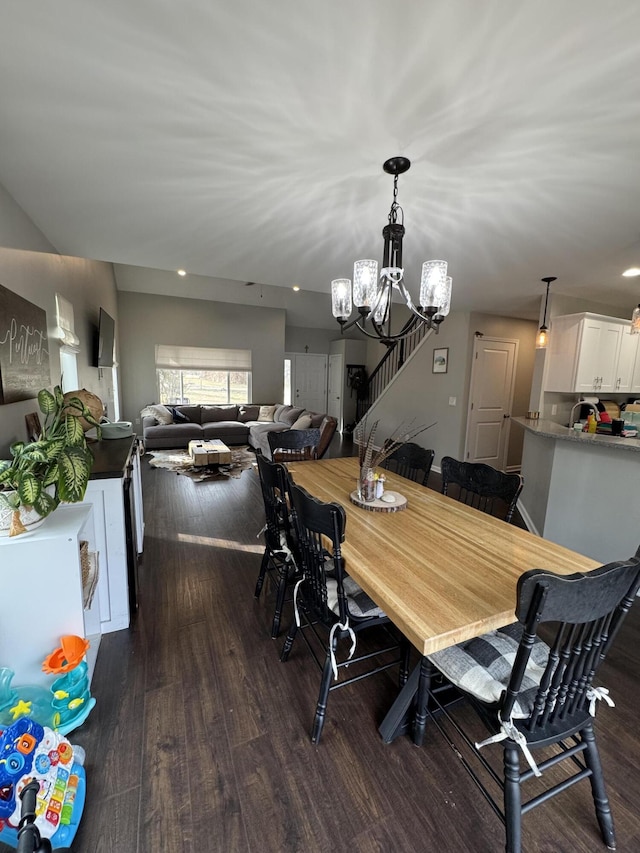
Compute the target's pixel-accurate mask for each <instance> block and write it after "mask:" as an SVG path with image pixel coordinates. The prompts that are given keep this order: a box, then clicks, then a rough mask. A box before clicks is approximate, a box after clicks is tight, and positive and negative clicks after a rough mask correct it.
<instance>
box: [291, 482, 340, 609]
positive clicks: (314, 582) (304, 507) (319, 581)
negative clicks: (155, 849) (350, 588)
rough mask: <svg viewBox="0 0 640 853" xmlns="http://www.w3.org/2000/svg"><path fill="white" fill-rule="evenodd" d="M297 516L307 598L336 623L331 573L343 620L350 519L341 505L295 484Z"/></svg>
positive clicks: (294, 499) (293, 499) (293, 502)
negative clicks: (329, 583)
mask: <svg viewBox="0 0 640 853" xmlns="http://www.w3.org/2000/svg"><path fill="white" fill-rule="evenodd" d="M291 500H292V504H293V518H294V524H295V528H296V534H297V539H298V555H299V559H300V562H301V564H302V573H303V575H304V600H305V603H306V605H307V606H308V607H311V608H312V610H313V612H314V614H315V616H316V617H317V618H318V619H320V620H321V621H323V622H324V623H325V624H329V625H330V624H333V623H334V622H335V620H336V617H335V614H334V613H333V612H332V611H331V610H330V609H329V607H328V605H327V572H329V573H330V576H331V578H333V579H335V581H336V584H337V595H338V602H339V607H340V621H341V622H342V623H343V624H344V622H345V620H346V618H347V616H348V607H347V600H346V596H345V594H344V589H343V566H342V555H341V543H342V542H343V541H344V529H345V525H346V522H347V519H346V515H345V512H344V508H343V507H341V506H340V504H334V503H323V502H322V501H320V500H318V499H317V498H314V497H313V495H310V494H309V493H308V492H307V491H306V490H305V489H303V488H302V487H301V486H297V485H295V483H292V484H291Z"/></svg>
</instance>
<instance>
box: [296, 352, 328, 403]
mask: <svg viewBox="0 0 640 853" xmlns="http://www.w3.org/2000/svg"><path fill="white" fill-rule="evenodd" d="M291 402H292V403H293V405H294V406H303V407H304V408H305V409H309V411H311V412H326V411H327V356H326V355H322V354H320V353H296V354H295V355H294V357H293V399H292V401H291Z"/></svg>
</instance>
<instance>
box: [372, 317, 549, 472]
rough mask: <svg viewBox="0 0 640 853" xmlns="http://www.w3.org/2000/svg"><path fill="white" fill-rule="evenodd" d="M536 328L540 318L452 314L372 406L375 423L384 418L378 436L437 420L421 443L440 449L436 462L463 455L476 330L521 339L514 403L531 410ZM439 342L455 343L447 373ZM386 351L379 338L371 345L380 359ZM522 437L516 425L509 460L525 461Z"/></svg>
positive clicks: (521, 409) (518, 411)
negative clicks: (438, 364) (436, 364)
mask: <svg viewBox="0 0 640 853" xmlns="http://www.w3.org/2000/svg"><path fill="white" fill-rule="evenodd" d="M536 330H537V326H536V323H534V322H531V321H529V320H513V319H510V318H508V317H494V316H492V315H489V314H466V313H463V312H455V313H452V314H450V315H449V317H448V318H447V319H446V321H445V322H444V323H443V324H442V326H441V327H440V331H439V333H438V335H435V334H433V333H431V334H430V336H429V337H428V338H427V339H426V340H425V342H424V343H423V344H422V346H421V347H420V348H419V349H418V350H417V351H416V352H415V353H414V354H413V356H412V357H411V358H410V359H409V361H408V362H407V363H406V365H405V367H404V368H403V370H402V371H401V372H400V373H399V374H398V376H397V377H396V379H395V380H394V382H393V383H392V384H391V386H390V387H389V389H388V390H387V392H386V393H385V394H384V395H383V396H382V397H381V399H380V400H379V401H378V403H377V404H376V405H375V406H374V407H373V408H372V410H371V413H370V415H369V419H368V420H369V423H372V422H373V421H375V420H377V419H380V426H379V433H378V437H379V438H380V439H383V438H386V437H387V436H388V435H390V434H391V432H392V431H393V430H394V429H395V428H396V427H397V426H398V425H399V424H400V423H403V422H410V421H412V420H413V421H415V424H416V425H418V424H428V423H431V422H432V421H437V424H436V426H434V427H432V428H431V429H429V430H428V431H427V432H425V433H423V434H422V435H420V436H419V437H418V438H417V439H416V441H417V443H418V444H421V445H422V446H423V447H432V448H433V449H434V450H435V451H436V457H435V460H434V464H435V466H436V467H439V465H440V459H441V458H442V457H443V456H447V455H449V456H454V457H456V458H458V459H461V458H462V455H463V453H464V445H465V436H466V427H467V409H468V405H469V381H470V378H471V365H472V356H473V340H474V334H475V332H476V331H480V332H483V333H484V334H485V335H486V336H487V337H490V336H492V337H497V338H508V339H511V340H518V341H519V342H520V345H519V353H518V364H517V367H516V384H515V392H514V405H513V414H514V416H515V415H524V414H526V412H527V409H528V405H529V393H530V389H531V377H532V374H533V363H534V356H535V335H536ZM439 347H449V365H448V370H447V373H436V374H434V373H432V361H433V350H434V349H436V348H439ZM380 350H381V347H380V344H377V343H375V342H374V343H373V344H369V345H368V350H367V355H368V356H370V355H371V356H374V357H375V356H376V355H377V357H378V358H380V357H381V355H382V354H383V353H384V351H382V352H380ZM371 361H372V362H373V358H372V359H371ZM450 397H455V399H456V404H455V406H452V405H450V404H449V398H450ZM522 439H523V436H522V430H521V429H519V428H518V427H515V426H514V427H513V428H512V429H511V432H510V439H509V452H508V457H507V465H519V464H520V459H521V453H522ZM376 443H378V442H376Z"/></svg>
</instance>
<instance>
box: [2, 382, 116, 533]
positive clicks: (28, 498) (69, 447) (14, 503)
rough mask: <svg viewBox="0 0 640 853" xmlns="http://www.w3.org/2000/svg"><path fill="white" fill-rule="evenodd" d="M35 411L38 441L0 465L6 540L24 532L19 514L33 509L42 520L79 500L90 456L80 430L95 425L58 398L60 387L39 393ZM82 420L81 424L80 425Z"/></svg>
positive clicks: (70, 399)
mask: <svg viewBox="0 0 640 853" xmlns="http://www.w3.org/2000/svg"><path fill="white" fill-rule="evenodd" d="M38 406H39V407H40V411H41V412H42V414H43V415H44V425H43V427H42V432H41V433H40V436H39V437H38V438H37V439H36V440H35V441H31V442H28V443H26V442H23V441H16V442H15V443H14V444H12V445H11V448H10V452H11V456H12V458H11V459H9V460H2V461H0V506H4V507H7V508H9V509H10V510H12V512H13V515H12V519H11V528H10V531H9V535H10V536H16V535H18V534H19V533H24V532H25V531H26V528H25V526H24V524H23V523H22V521H21V519H20V509H21V508H22V507H24V508H25V509H27V510H29V509H32V508H33V509H34V510H35V511H36V512H37V513H38V514H39V515H40V516H42V517H43V518H44V517H45V516H47V515H49V514H50V513H51V512H53V510H54V509H56V508H57V507H58V505H59V504H60V503H61V502H62V501H66V502H68V503H76V502H77V501H81V500H82V499H83V498H84V494H85V491H86V488H87V483H88V481H89V475H90V473H91V467H92V465H93V454H92V453H91V451H90V450H89V447H88V445H87V441H86V438H85V434H84V426H85V424H86V426H87V428H90V427H91V426H95V427H97V428H98V434H99V433H100V427H99V424H98V421H97V420H96V419H95V417H94V416H93V414H92V413H91V411H90V410H89V409H88V408H87V406H86V405H85V404H84V403H83V401H82V400H81V399H80V398H79V397H76V396H70V395H69V394H66V395H65V394H63V393H62V389H61V388H60V386H59V385H56V387H55V388H54V389H53V393H51V391H49V390H47V389H46V388H43V389H42V390H41V391H40V392H39V393H38ZM83 419H84V420H83Z"/></svg>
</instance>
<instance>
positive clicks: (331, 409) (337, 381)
mask: <svg viewBox="0 0 640 853" xmlns="http://www.w3.org/2000/svg"><path fill="white" fill-rule="evenodd" d="M343 364H344V359H343V357H342V355H340V354H334V355H330V356H329V386H328V389H327V414H328V415H332V417H334V418H335V419H336V420H337V421H338V431H339V432H342V386H343V385H344V366H343Z"/></svg>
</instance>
